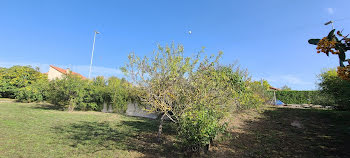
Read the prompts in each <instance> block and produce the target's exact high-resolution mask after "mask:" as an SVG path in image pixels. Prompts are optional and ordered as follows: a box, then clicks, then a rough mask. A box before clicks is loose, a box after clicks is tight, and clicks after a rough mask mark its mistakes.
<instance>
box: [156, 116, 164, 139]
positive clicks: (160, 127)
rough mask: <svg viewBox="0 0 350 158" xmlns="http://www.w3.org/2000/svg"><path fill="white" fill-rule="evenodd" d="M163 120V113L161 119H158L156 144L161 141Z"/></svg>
mask: <svg viewBox="0 0 350 158" xmlns="http://www.w3.org/2000/svg"><path fill="white" fill-rule="evenodd" d="M164 118H165V113H164V114H163V115H162V117H161V118H160V123H159V127H158V136H157V137H158V138H157V139H158V142H161V141H162V138H161V135H162V132H163V122H164Z"/></svg>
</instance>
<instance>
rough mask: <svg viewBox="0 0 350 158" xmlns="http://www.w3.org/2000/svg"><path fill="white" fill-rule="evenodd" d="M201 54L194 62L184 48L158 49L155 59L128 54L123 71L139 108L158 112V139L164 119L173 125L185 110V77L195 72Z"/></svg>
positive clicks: (172, 46) (159, 47)
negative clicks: (138, 102)
mask: <svg viewBox="0 0 350 158" xmlns="http://www.w3.org/2000/svg"><path fill="white" fill-rule="evenodd" d="M199 57H200V54H198V55H197V56H195V57H194V58H193V59H191V58H190V57H185V56H184V54H183V47H182V46H177V47H176V48H175V46H174V45H171V46H170V47H168V46H166V47H161V46H158V50H157V51H156V52H154V56H153V57H152V58H151V59H149V58H147V57H144V58H140V57H137V56H136V55H135V53H131V54H130V55H129V56H128V58H129V63H127V64H126V65H125V67H123V68H122V71H123V72H124V73H125V75H126V76H128V77H129V78H130V79H131V81H132V84H133V90H134V92H135V93H136V96H138V100H139V101H140V103H141V104H142V105H146V106H149V109H148V110H149V111H150V112H158V113H159V114H161V116H160V124H159V129H158V138H159V140H160V136H161V134H162V128H163V122H164V119H165V117H168V118H169V119H170V120H172V121H174V122H176V120H178V117H179V116H180V115H181V113H182V112H183V109H184V106H185V104H184V91H185V89H186V88H187V87H186V84H187V83H188V81H187V79H186V76H189V75H191V74H192V73H194V69H195V68H196V64H197V63H198V61H199Z"/></svg>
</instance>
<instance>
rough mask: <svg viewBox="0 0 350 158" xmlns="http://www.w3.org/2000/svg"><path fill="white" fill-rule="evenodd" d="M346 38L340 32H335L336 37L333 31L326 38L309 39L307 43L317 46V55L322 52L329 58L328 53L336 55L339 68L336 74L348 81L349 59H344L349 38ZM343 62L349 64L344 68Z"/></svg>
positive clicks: (349, 44)
mask: <svg viewBox="0 0 350 158" xmlns="http://www.w3.org/2000/svg"><path fill="white" fill-rule="evenodd" d="M337 36H338V37H339V38H338V37H337ZM348 36H349V35H346V36H344V35H343V34H342V32H341V31H337V35H335V29H333V30H331V31H330V32H329V33H328V36H326V37H323V38H322V39H310V40H309V41H308V42H309V43H310V44H313V45H317V47H316V49H317V53H320V52H323V53H325V54H326V55H327V56H329V53H332V54H335V55H338V57H339V67H338V68H337V73H338V76H339V77H340V78H342V79H344V80H350V59H346V54H345V53H346V52H347V51H348V50H350V38H348ZM345 61H348V63H349V64H348V65H346V66H345V65H344V62H345Z"/></svg>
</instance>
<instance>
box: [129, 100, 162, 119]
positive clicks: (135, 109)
mask: <svg viewBox="0 0 350 158" xmlns="http://www.w3.org/2000/svg"><path fill="white" fill-rule="evenodd" d="M126 115H128V116H137V117H145V118H151V119H156V118H157V117H158V115H157V114H156V113H149V112H147V111H146V110H144V108H143V107H140V106H138V104H137V103H129V104H128V109H127V110H126Z"/></svg>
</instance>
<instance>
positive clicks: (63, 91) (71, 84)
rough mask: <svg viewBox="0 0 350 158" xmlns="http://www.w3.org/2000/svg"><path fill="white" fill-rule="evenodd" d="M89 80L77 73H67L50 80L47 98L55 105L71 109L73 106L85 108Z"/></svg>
mask: <svg viewBox="0 0 350 158" xmlns="http://www.w3.org/2000/svg"><path fill="white" fill-rule="evenodd" d="M89 87H90V86H89V81H88V80H83V79H81V77H79V76H77V75H72V74H68V75H65V76H64V77H63V78H62V79H56V80H52V81H50V83H49V89H48V96H49V97H48V100H49V101H50V102H51V103H52V104H55V105H57V106H60V107H62V108H67V109H68V110H69V111H73V110H74V109H75V108H78V109H81V110H85V109H87V108H88V107H87V105H88V104H87V103H86V102H84V99H86V96H87V93H88V91H87V89H88V88H89Z"/></svg>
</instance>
